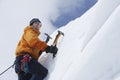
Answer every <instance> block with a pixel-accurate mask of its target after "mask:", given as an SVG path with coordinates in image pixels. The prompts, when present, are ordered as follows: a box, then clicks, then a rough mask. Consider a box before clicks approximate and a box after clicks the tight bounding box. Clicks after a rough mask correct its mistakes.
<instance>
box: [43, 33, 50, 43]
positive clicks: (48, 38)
mask: <svg viewBox="0 0 120 80" xmlns="http://www.w3.org/2000/svg"><path fill="white" fill-rule="evenodd" d="M44 34H45V35H46V36H47V39H46V41H45V42H46V43H48V41H49V40H50V39H52V37H50V36H49V35H48V34H47V33H44Z"/></svg>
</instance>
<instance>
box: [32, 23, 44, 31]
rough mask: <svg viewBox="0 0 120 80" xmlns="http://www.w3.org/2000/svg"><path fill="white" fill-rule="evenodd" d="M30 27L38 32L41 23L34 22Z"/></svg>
mask: <svg viewBox="0 0 120 80" xmlns="http://www.w3.org/2000/svg"><path fill="white" fill-rule="evenodd" d="M32 27H33V28H35V29H38V30H39V29H40V28H41V27H42V23H39V22H35V23H33V25H32Z"/></svg>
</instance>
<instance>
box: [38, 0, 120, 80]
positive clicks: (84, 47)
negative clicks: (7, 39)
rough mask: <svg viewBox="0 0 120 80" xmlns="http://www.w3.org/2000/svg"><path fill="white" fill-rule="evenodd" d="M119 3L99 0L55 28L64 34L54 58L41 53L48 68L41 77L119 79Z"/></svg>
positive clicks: (80, 79)
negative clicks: (45, 75) (68, 21)
mask: <svg viewBox="0 0 120 80" xmlns="http://www.w3.org/2000/svg"><path fill="white" fill-rule="evenodd" d="M119 4H120V0H114V1H112V0H109V1H108V0H99V1H98V3H97V4H96V5H95V6H94V7H92V8H91V9H90V10H89V11H88V12H86V13H85V14H84V15H83V16H82V17H81V18H78V19H76V20H75V21H72V22H70V23H69V24H68V25H67V26H65V27H62V28H60V29H59V30H61V31H63V32H64V33H65V36H64V37H61V40H60V43H59V45H58V47H59V51H58V54H57V57H56V58H55V59H53V58H52V55H51V54H46V53H44V54H43V55H42V56H41V57H40V60H39V61H40V63H41V64H43V65H44V66H45V67H47V68H48V69H49V75H48V76H47V78H46V79H45V80H120V58H119V57H120V49H119V48H120V42H119V41H120V37H119V36H120V29H119V25H120V16H119V13H120V5H119ZM56 34H57V31H56V32H54V33H53V35H52V37H55V35H56ZM53 39H54V38H53ZM52 42H53V41H52V40H51V41H50V42H49V44H51V43H52Z"/></svg>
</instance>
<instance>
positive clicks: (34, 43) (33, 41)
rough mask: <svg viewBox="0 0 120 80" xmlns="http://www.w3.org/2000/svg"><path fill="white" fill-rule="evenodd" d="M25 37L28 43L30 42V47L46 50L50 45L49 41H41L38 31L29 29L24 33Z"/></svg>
mask: <svg viewBox="0 0 120 80" xmlns="http://www.w3.org/2000/svg"><path fill="white" fill-rule="evenodd" d="M24 39H25V40H26V41H27V43H28V44H29V46H30V47H33V48H35V49H39V50H40V51H45V49H46V48H47V46H48V45H47V43H46V42H43V41H41V40H40V39H39V38H38V35H37V34H36V33H34V32H33V31H27V32H26V33H25V34H24Z"/></svg>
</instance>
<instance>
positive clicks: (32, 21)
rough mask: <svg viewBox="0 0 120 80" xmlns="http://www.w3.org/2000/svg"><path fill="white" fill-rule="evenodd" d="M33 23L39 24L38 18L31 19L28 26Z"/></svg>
mask: <svg viewBox="0 0 120 80" xmlns="http://www.w3.org/2000/svg"><path fill="white" fill-rule="evenodd" d="M35 22H39V23H41V21H40V20H39V19H38V18H33V19H32V20H31V21H30V26H31V25H33V23H35Z"/></svg>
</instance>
